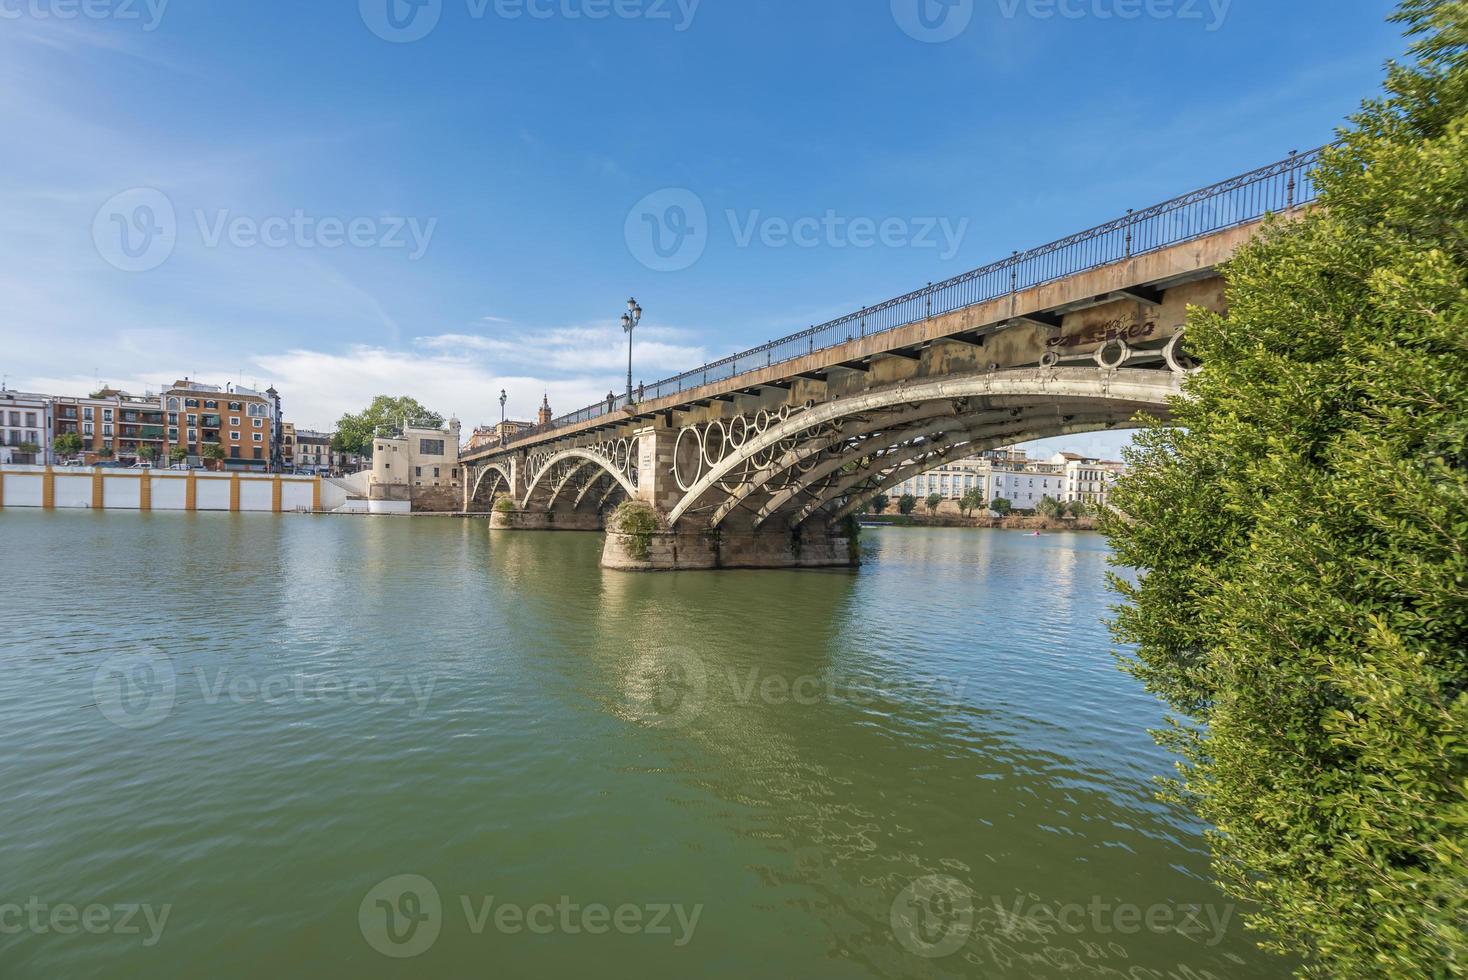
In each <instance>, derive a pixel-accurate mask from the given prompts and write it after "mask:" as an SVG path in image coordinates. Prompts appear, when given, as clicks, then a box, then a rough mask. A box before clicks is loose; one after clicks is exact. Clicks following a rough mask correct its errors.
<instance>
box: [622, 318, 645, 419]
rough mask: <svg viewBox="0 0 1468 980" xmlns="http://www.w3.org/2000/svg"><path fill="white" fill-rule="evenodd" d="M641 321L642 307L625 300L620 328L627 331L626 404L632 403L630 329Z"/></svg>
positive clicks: (634, 327)
mask: <svg viewBox="0 0 1468 980" xmlns="http://www.w3.org/2000/svg"><path fill="white" fill-rule="evenodd" d="M641 322H642V307H640V306H638V305H637V300H635V299H629V300H628V301H627V312H626V313H623V314H622V329H623V330H625V331H627V404H628V405H631V404H632V331H633V330H634V329H636V327H637V325H638V324H639V323H641Z"/></svg>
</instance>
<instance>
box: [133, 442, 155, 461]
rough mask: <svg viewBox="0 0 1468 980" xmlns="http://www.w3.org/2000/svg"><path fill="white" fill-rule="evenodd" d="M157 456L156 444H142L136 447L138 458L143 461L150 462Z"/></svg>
mask: <svg viewBox="0 0 1468 980" xmlns="http://www.w3.org/2000/svg"><path fill="white" fill-rule="evenodd" d="M157 458H158V447H157V446H143V447H141V448H139V449H138V459H140V460H142V461H143V462H145V463H151V462H153V461H154V460H156V459H157Z"/></svg>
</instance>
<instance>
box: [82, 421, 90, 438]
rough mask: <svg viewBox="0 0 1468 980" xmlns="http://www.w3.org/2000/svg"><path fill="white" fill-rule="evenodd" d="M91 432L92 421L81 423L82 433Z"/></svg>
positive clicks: (88, 433)
mask: <svg viewBox="0 0 1468 980" xmlns="http://www.w3.org/2000/svg"><path fill="white" fill-rule="evenodd" d="M91 434H92V423H91V422H83V423H82V435H84V436H89V435H91Z"/></svg>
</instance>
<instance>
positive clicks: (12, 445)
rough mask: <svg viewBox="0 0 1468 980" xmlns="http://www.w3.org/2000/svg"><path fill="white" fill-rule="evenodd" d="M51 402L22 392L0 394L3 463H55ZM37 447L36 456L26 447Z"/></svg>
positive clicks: (1, 460)
mask: <svg viewBox="0 0 1468 980" xmlns="http://www.w3.org/2000/svg"><path fill="white" fill-rule="evenodd" d="M51 429H52V425H51V399H50V398H49V397H48V396H46V395H31V394H26V393H24V392H19V391H9V390H4V391H0V463H47V462H50V460H51ZM27 445H34V446H35V447H36V449H37V452H35V453H29V454H28V453H24V452H22V451H21V447H22V446H27Z"/></svg>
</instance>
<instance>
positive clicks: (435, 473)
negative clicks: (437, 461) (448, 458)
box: [433, 466, 438, 480]
mask: <svg viewBox="0 0 1468 980" xmlns="http://www.w3.org/2000/svg"><path fill="white" fill-rule="evenodd" d="M433 478H434V479H435V480H437V479H438V467H437V466H435V467H434V468H433Z"/></svg>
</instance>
